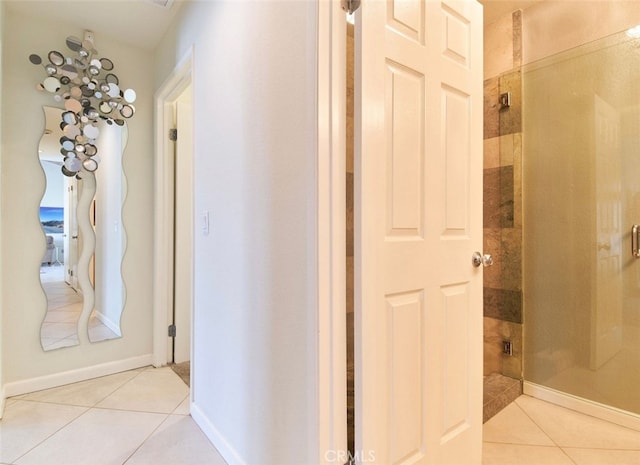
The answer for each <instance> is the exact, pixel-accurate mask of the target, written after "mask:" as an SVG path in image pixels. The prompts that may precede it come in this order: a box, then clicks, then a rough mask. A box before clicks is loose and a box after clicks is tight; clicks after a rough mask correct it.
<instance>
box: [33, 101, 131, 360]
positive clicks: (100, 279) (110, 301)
mask: <svg viewBox="0 0 640 465" xmlns="http://www.w3.org/2000/svg"><path fill="white" fill-rule="evenodd" d="M63 111H64V110H62V109H60V108H53V107H44V115H45V131H44V134H43V136H42V139H41V141H40V145H39V157H40V162H41V165H42V169H43V171H44V173H45V176H46V189H45V192H44V195H43V197H42V201H41V204H40V221H41V224H42V229H43V232H44V234H45V237H46V244H47V248H46V250H45V254H44V256H43V258H42V264H41V268H40V279H41V283H42V287H43V289H44V291H45V293H46V296H47V303H48V305H47V312H46V315H45V318H44V320H43V322H42V327H41V331H40V336H41V343H42V348H43V349H44V350H52V349H58V348H61V347H69V346H73V345H77V344H78V343H79V337H78V331H79V330H81V331H87V332H88V337H89V340H90V341H91V342H97V341H102V340H105V339H113V338H117V337H120V336H121V330H120V317H121V313H122V309H123V306H124V299H125V289H124V283H123V281H122V275H121V273H120V267H121V264H122V257H123V255H124V250H125V243H126V236H125V231H124V228H123V226H122V214H121V212H122V203H123V200H124V197H125V194H126V182H125V177H124V173H123V170H122V154H123V151H124V147H125V145H126V141H127V137H128V133H127V126H126V124H125V125H123V126H119V125H108V124H106V122H100V123H98V127H99V129H100V138H99V139H98V140H96V141H95V145H96V147H97V150H98V152H99V153H100V154H101V157H100V158H101V161H100V169H99V170H96V171H94V172H85V171H83V172H82V173H81V174H79V175H77V176H73V177H70V176H65V175H63V173H62V172H61V171H62V167H63V158H62V157H61V154H60V139H61V138H62V137H63V133H62V129H61V128H60V126H61V125H60V121H61V117H62V113H63ZM83 316H84V317H83ZM81 322H86V323H87V325H86V327H85V328H79V324H80V323H81Z"/></svg>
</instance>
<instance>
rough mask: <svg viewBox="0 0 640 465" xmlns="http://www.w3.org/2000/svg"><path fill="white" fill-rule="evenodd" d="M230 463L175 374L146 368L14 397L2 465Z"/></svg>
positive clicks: (2, 427)
mask: <svg viewBox="0 0 640 465" xmlns="http://www.w3.org/2000/svg"><path fill="white" fill-rule="evenodd" d="M89 463H90V464H91V465H123V464H126V465H180V464H183V465H226V463H225V461H224V460H223V459H222V457H221V456H220V455H219V454H218V452H217V451H216V449H215V448H214V447H213V446H212V445H211V443H210V442H209V441H208V440H207V438H206V437H205V435H204V434H203V433H202V432H201V431H200V429H199V428H198V426H196V424H195V422H194V421H193V420H192V418H191V417H190V416H189V388H188V387H187V386H186V385H185V384H184V383H183V382H182V380H181V379H180V378H179V377H178V376H177V375H176V374H175V373H174V372H173V371H172V370H171V368H168V367H165V368H159V369H155V368H141V369H138V370H131V371H127V372H124V373H117V374H115V375H110V376H105V377H102V378H97V379H93V380H88V381H83V382H80V383H75V384H70V385H67V386H62V387H59V388H54V389H48V390H45V391H40V392H35V393H31V394H26V395H22V396H17V397H13V398H10V399H8V402H7V406H6V409H5V415H4V418H3V419H2V421H0V465H9V464H11V465H13V464H16V465H87V464H89Z"/></svg>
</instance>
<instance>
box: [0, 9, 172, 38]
mask: <svg viewBox="0 0 640 465" xmlns="http://www.w3.org/2000/svg"><path fill="white" fill-rule="evenodd" d="M2 1H3V2H4V3H5V5H6V6H7V8H8V9H9V10H10V11H14V12H19V13H22V14H25V15H29V16H40V17H46V18H50V19H51V20H60V21H65V22H67V23H71V24H75V25H77V26H78V27H79V28H80V29H82V30H90V31H93V32H94V33H95V34H96V36H98V37H99V36H100V35H103V36H107V37H111V38H116V39H118V40H119V41H120V42H122V43H124V44H128V45H133V46H135V47H139V48H142V49H145V50H153V49H154V48H155V47H156V45H157V44H158V43H159V42H160V39H161V38H162V36H163V35H164V32H165V31H166V29H167V27H168V26H169V24H170V23H171V20H172V19H173V18H174V16H175V15H176V13H177V12H178V10H179V9H180V7H181V6H182V3H184V1H185V0H174V1H172V2H169V5H168V7H163V6H158V5H157V3H164V2H162V1H160V0H29V1H25V0H2Z"/></svg>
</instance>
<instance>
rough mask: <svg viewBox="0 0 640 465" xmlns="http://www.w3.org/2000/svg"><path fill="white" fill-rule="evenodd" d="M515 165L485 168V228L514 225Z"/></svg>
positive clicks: (510, 226)
mask: <svg viewBox="0 0 640 465" xmlns="http://www.w3.org/2000/svg"><path fill="white" fill-rule="evenodd" d="M513 192H514V189H513V166H502V167H499V168H489V169H486V170H484V202H483V216H484V227H485V228H512V227H513V206H514V200H513Z"/></svg>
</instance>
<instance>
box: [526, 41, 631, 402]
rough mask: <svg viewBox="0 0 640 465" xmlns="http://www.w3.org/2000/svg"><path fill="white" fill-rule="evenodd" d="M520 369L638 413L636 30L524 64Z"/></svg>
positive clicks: (531, 377)
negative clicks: (634, 237)
mask: <svg viewBox="0 0 640 465" xmlns="http://www.w3.org/2000/svg"><path fill="white" fill-rule="evenodd" d="M523 124H524V128H523V149H524V154H523V214H524V235H523V239H524V246H523V248H524V260H523V261H524V309H525V324H524V328H525V349H524V350H525V356H524V363H525V366H524V376H525V380H526V381H528V382H531V383H535V384H538V385H541V386H544V387H548V388H552V389H556V390H559V391H562V392H565V393H568V394H571V395H574V396H578V397H581V398H585V399H588V400H592V401H595V402H598V403H602V404H606V405H608V406H612V407H617V408H620V409H623V410H627V411H631V412H635V413H639V414H640V396H639V395H638V386H640V259H637V258H634V256H633V255H632V253H631V228H632V226H633V225H634V224H640V39H638V38H634V37H633V36H632V34H630V33H626V32H622V33H620V34H617V35H615V36H611V37H607V38H605V39H602V40H599V41H596V42H593V43H589V44H587V45H584V46H581V47H578V48H576V49H573V50H570V51H568V52H564V53H562V54H559V55H555V56H552V57H549V58H546V59H544V60H541V61H539V62H535V63H532V64H530V65H527V66H526V67H524V69H523Z"/></svg>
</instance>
